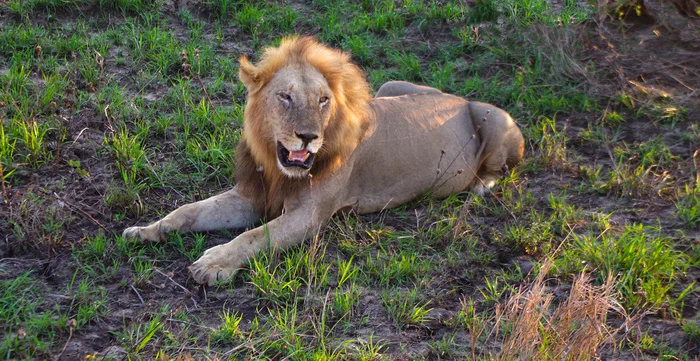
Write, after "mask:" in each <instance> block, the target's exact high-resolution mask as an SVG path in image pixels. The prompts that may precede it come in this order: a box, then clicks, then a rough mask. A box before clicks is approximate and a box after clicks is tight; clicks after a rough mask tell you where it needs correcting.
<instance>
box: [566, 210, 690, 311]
mask: <svg viewBox="0 0 700 361" xmlns="http://www.w3.org/2000/svg"><path fill="white" fill-rule="evenodd" d="M555 264H556V266H557V273H558V274H561V275H566V274H572V273H575V272H580V271H583V270H594V271H595V274H596V280H598V281H599V282H603V281H604V280H605V279H606V278H607V277H608V275H610V274H612V275H613V276H614V277H616V278H617V280H616V282H615V283H614V285H615V287H616V288H617V290H618V292H619V297H620V302H621V304H622V305H623V306H625V307H626V308H633V309H639V308H651V309H664V308H668V307H671V306H674V305H675V303H677V302H678V301H679V300H677V299H673V298H672V297H671V291H672V290H673V287H674V285H675V284H676V282H677V277H678V276H680V275H682V274H683V273H684V272H685V271H686V269H687V268H688V266H689V265H688V262H687V256H686V255H685V254H683V253H681V252H678V251H676V250H674V249H673V247H672V246H671V242H670V240H669V239H668V238H667V237H664V236H662V235H661V233H660V230H659V229H658V228H653V227H648V226H643V225H640V224H635V225H631V226H625V227H624V229H623V232H622V233H621V234H614V232H603V233H602V234H598V235H594V234H589V235H582V236H579V235H574V241H573V243H572V244H571V245H570V247H568V248H566V249H565V250H564V251H563V252H562V254H561V256H560V257H559V258H558V259H557V260H556V261H555ZM691 288H692V285H691Z"/></svg>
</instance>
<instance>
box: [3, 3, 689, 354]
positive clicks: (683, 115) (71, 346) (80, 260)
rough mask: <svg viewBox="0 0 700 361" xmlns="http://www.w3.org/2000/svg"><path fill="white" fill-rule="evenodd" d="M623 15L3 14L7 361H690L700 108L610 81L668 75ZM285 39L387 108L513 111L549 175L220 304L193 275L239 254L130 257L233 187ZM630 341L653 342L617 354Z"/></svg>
mask: <svg viewBox="0 0 700 361" xmlns="http://www.w3.org/2000/svg"><path fill="white" fill-rule="evenodd" d="M620 4H623V3H619V4H618V3H615V4H612V5H611V9H612V10H613V11H614V10H615V9H617V10H620V9H626V8H625V7H624V6H623V7H619V6H617V5H620ZM623 5H624V4H623ZM602 9H603V7H601V8H600V9H595V8H594V7H593V6H591V5H586V4H583V5H582V4H580V3H576V2H572V1H564V2H562V3H561V4H556V5H554V4H551V3H549V2H545V1H530V0H503V1H494V2H489V1H480V0H479V1H476V3H474V4H471V3H470V4H468V5H467V4H465V3H464V2H458V1H433V0H403V1H399V2H396V1H383V0H382V1H357V2H352V3H342V2H336V1H329V0H317V1H312V2H298V1H291V2H284V3H266V2H244V1H238V0H207V1H202V2H201V3H199V4H198V5H197V6H196V7H194V6H190V5H186V6H183V7H178V8H174V7H173V6H172V4H170V3H169V2H164V1H150V0H149V1H146V0H29V1H18V0H10V1H7V2H5V3H2V4H0V23H2V24H3V26H2V27H0V28H1V30H0V185H1V186H2V187H1V189H0V190H1V192H2V193H0V202H2V207H0V229H2V232H1V233H2V234H3V235H4V237H3V239H2V240H0V244H2V247H0V324H1V325H2V328H1V331H0V358H3V359H17V360H25V359H49V358H51V359H53V358H56V356H58V355H59V354H61V353H62V350H63V349H64V346H66V347H65V351H63V353H62V358H64V359H84V358H86V356H90V355H93V356H94V355H97V356H96V357H102V356H105V353H106V352H107V347H108V346H109V347H113V348H112V349H111V350H112V352H116V355H118V356H116V357H115V359H122V358H124V359H129V360H140V359H178V358H180V359H200V358H201V359H221V360H224V359H290V360H336V359H353V360H380V359H392V358H406V359H471V360H491V359H518V358H532V359H554V358H556V359H559V358H562V357H561V355H562V354H563V353H567V354H568V355H570V356H569V358H568V359H572V360H578V359H585V355H601V353H602V354H605V352H608V351H606V350H608V348H609V347H610V345H611V342H615V343H616V345H618V346H619V352H621V353H623V354H625V355H628V354H633V353H634V352H641V353H643V354H644V355H645V356H648V357H652V356H653V357H658V358H662V359H663V358H667V359H670V358H678V359H684V358H685V359H691V358H692V351H689V350H691V349H690V348H689V346H687V345H690V344H691V343H692V342H697V339H698V330H697V327H696V326H695V324H696V323H695V322H694V318H693V317H695V318H697V316H696V315H695V316H693V315H690V314H691V313H692V312H690V311H692V307H694V306H693V305H695V304H697V301H698V298H697V296H696V293H697V292H696V291H697V285H696V284H694V283H693V282H692V277H693V276H692V275H693V274H694V273H695V272H697V267H698V266H699V264H700V263H699V262H698V258H699V256H698V255H699V254H700V252H699V251H698V246H697V244H695V243H694V242H695V240H694V238H693V237H694V235H695V233H696V231H697V228H698V226H699V225H700V216H699V215H700V210H698V209H699V207H700V204H699V203H698V199H699V198H700V197H698V194H697V193H698V191H697V189H698V184H700V179H698V177H697V175H698V167H697V164H698V162H697V161H698V157H697V154H695V155H692V154H693V152H695V151H696V148H697V143H698V140H700V136H699V135H698V134H699V132H698V128H697V125H695V124H692V121H690V120H691V116H690V115H692V114H695V113H693V111H695V110H696V109H695V108H693V105H692V104H689V103H687V102H684V101H683V99H684V98H683V96H685V95H688V94H689V93H687V90H688V89H687V88H685V87H683V86H680V85H677V84H676V81H675V80H673V79H672V78H670V77H669V78H668V79H666V80H665V81H666V83H667V84H676V86H675V87H674V85H668V87H669V89H670V90H664V91H660V90H657V89H654V88H653V87H652V86H650V85H649V84H646V83H643V82H639V79H636V78H634V79H632V78H631V77H632V75H629V74H632V73H633V71H632V70H630V69H629V68H625V69H622V68H621V67H622V66H623V65H624V67H629V66H630V65H627V63H624V64H623V65H620V64H618V63H614V64H613V63H607V62H604V61H603V60H601V59H627V62H629V63H630V64H637V63H635V62H631V60H629V58H628V56H629V54H644V53H645V52H648V51H649V49H647V48H635V46H636V47H640V46H643V44H642V45H640V44H638V43H639V42H638V41H637V42H633V43H634V44H632V43H622V42H621V40H619V39H617V38H616V34H618V33H619V32H620V31H622V30H625V29H626V27H627V25H628V24H627V23H623V22H620V20H617V18H618V17H617V15H616V14H612V15H610V16H609V17H608V18H607V19H604V20H605V21H600V20H601V19H602V18H605V17H606V16H607V15H606V13H603V12H601V11H604V10H602ZM630 9H631V8H630ZM630 14H632V13H630ZM642 15H644V14H642ZM630 16H631V15H630ZM612 24H614V25H615V26H613V25H612ZM617 25H619V28H620V29H617ZM601 26H602V27H606V28H605V29H602V28H601ZM594 29H599V30H600V29H602V30H603V31H602V32H601V33H603V34H608V38H607V39H606V40H605V41H604V42H601V39H600V38H598V36H597V35H595V34H594V33H595V32H594V31H593V30H594ZM665 31H666V30H664V33H665ZM286 34H316V35H317V36H318V37H319V38H320V39H321V40H322V41H324V42H326V43H327V44H329V45H331V46H334V47H338V48H342V49H344V50H346V51H348V52H350V53H352V56H353V61H355V62H356V63H358V64H359V65H360V66H361V67H362V68H363V70H365V71H366V72H367V74H368V79H369V81H370V83H371V84H372V87H373V88H374V89H377V88H378V87H379V86H380V85H381V84H382V83H383V82H385V81H388V80H408V81H413V82H417V83H421V84H426V85H430V86H435V87H438V88H440V89H442V90H443V91H446V92H450V93H454V94H456V95H459V96H463V97H467V98H468V99H474V100H479V101H484V102H491V103H494V104H496V105H498V106H500V107H502V108H504V109H506V110H508V112H509V113H511V114H512V115H513V117H514V119H515V121H516V122H517V123H518V124H519V125H520V126H521V129H522V130H523V133H524V135H525V138H526V143H527V144H526V159H525V160H524V162H523V163H522V164H521V165H520V166H518V167H517V168H515V169H510V170H509V171H508V172H507V173H506V174H505V175H504V179H503V180H502V181H500V182H499V183H498V184H497V186H496V187H495V188H494V189H493V193H492V194H491V195H489V196H487V197H475V196H473V195H471V194H465V193H462V194H458V195H455V196H452V197H449V198H448V199H445V200H435V199H430V197H424V198H421V199H420V200H418V201H415V202H413V203H411V204H409V205H405V206H402V207H398V208H396V209H393V210H387V211H385V212H381V213H379V214H375V215H362V216H358V215H353V214H348V215H342V216H337V217H335V218H334V219H333V220H332V221H331V225H330V226H329V227H328V229H326V230H325V231H324V232H322V233H320V234H318V235H317V237H316V238H314V239H312V240H309V241H308V242H307V243H306V244H304V245H303V246H301V247H296V248H293V249H292V250H289V251H287V252H277V251H273V252H267V253H263V254H260V255H258V256H257V257H255V258H254V259H252V260H251V261H250V267H249V269H248V270H245V271H242V272H240V273H239V274H238V275H237V276H236V277H235V278H234V280H232V281H231V282H229V283H226V284H221V285H219V286H218V287H215V288H207V289H202V288H198V287H197V286H196V285H195V284H193V283H192V281H191V280H190V279H189V278H188V273H187V270H186V267H187V266H188V265H189V264H190V263H191V262H192V261H194V260H196V259H197V258H198V257H199V256H200V255H201V254H202V252H203V251H204V250H205V249H207V248H209V247H211V246H213V245H215V244H219V243H221V242H224V241H226V240H228V239H231V238H233V237H234V236H235V235H236V234H237V233H236V232H218V233H203V234H182V235H181V234H172V235H171V236H170V237H169V239H168V240H166V241H164V242H162V243H159V244H135V243H131V242H127V241H126V240H124V239H122V238H121V237H118V236H117V235H118V234H119V232H121V230H122V229H123V228H124V227H125V226H129V225H133V224H144V223H147V222H148V221H151V220H153V219H155V218H157V217H162V216H164V215H166V214H167V213H168V212H169V211H171V210H172V209H174V208H175V207H177V206H180V205H182V204H185V203H189V202H192V201H197V200H201V199H204V198H206V197H208V196H210V195H213V194H215V193H218V192H219V191H222V190H225V189H228V188H230V186H231V184H232V182H233V179H234V177H235V174H236V164H235V161H234V159H235V149H236V145H237V143H238V141H239V139H240V135H241V130H242V129H241V127H242V116H243V110H244V107H245V95H246V94H245V89H244V87H243V86H241V84H239V82H238V80H237V72H238V69H237V66H238V65H237V62H236V58H237V57H238V56H240V55H248V56H251V57H252V58H257V56H258V55H259V54H260V52H261V50H262V49H263V48H264V47H265V46H268V45H274V44H277V43H278V42H279V40H280V37H281V36H282V35H286ZM633 35H634V34H631V33H630V34H627V36H628V37H633ZM608 42H610V43H611V44H613V45H615V47H614V49H611V48H608V47H607V43H608ZM630 44H632V45H630ZM674 53H675V52H674V51H670V50H669V51H668V54H674ZM601 54H602V55H601ZM671 60H672V59H671ZM634 61H636V62H639V61H640V60H634ZM621 64H622V63H621ZM651 65H653V68H654V69H670V68H668V67H665V66H663V65H658V64H651ZM657 65H658V66H657ZM644 66H647V67H649V66H650V63H648V62H647V63H644V64H639V68H640V69H642V68H644ZM618 77H623V78H625V79H624V80H625V81H624V84H626V85H624V86H622V85H620V84H618V83H616V80H615V79H618ZM676 77H677V76H676ZM628 78H629V79H628ZM627 80H634V81H635V82H636V84H637V85H635V84H633V83H629V82H627ZM692 81H693V80H692V79H690V80H688V79H685V78H684V82H685V83H687V84H691V85H692V84H693V83H692ZM666 83H665V84H666ZM2 242H4V243H2ZM550 258H551V259H552V260H551V263H552V264H553V266H552V267H551V268H549V269H548V268H547V267H549V266H546V265H547V264H548V263H547V262H548V261H546V260H547V259H550ZM542 262H544V264H545V266H544V268H543V266H542ZM582 274H583V276H581V275H582ZM544 277H547V278H546V279H545V278H544ZM611 277H612V278H611ZM592 295H602V297H597V298H596V297H592ZM594 309H595V310H607V311H608V313H607V314H604V313H602V311H601V312H600V313H596V312H593V311H592V310H594ZM528 310H529V311H531V312H526V311H528ZM623 311H626V312H627V313H628V314H632V315H640V316H638V318H642V320H643V322H642V323H641V324H645V325H649V324H652V325H657V326H658V327H661V328H663V330H664V332H666V331H667V332H668V334H670V335H674V334H675V333H674V332H676V331H677V332H680V333H682V334H683V335H684V337H685V338H686V340H685V341H686V346H683V347H680V348H678V347H676V345H677V344H678V343H673V342H669V340H668V339H665V338H664V336H663V335H662V336H660V335H657V334H654V333H650V332H647V331H646V330H645V329H642V327H641V326H636V324H635V323H634V322H632V321H635V320H638V318H637V319H635V318H632V320H631V321H629V320H627V319H626V315H625V312H623ZM642 315H643V316H642ZM689 315H690V316H689ZM611 318H614V319H611ZM584 319H585V321H583V320H584ZM628 321H629V322H628ZM624 322H628V323H627V325H629V326H630V328H631V329H632V330H634V331H631V333H629V334H627V335H625V337H628V339H629V340H630V341H631V342H630V343H627V342H623V341H622V338H618V339H616V340H613V339H611V338H609V337H606V336H603V335H602V334H601V333H598V332H597V331H595V330H605V329H607V330H608V331H609V334H610V335H616V333H615V331H616V329H615V328H612V325H620V324H622V323H624ZM579 326H580V327H579ZM574 330H580V331H578V332H576V331H574ZM632 336H634V337H636V338H633V337H632ZM616 337H621V336H616ZM76 345H78V346H80V347H78V346H76ZM494 345H495V346H494ZM563 345H568V346H567V347H568V348H566V349H564V348H562V347H564V346H563ZM606 355H607V356H610V355H609V354H606ZM107 358H109V357H107Z"/></svg>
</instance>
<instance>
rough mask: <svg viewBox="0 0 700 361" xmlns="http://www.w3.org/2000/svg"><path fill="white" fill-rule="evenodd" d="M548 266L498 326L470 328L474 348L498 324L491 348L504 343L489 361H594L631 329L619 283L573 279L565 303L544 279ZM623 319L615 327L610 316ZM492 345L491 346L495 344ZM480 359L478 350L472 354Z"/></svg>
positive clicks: (500, 315)
mask: <svg viewBox="0 0 700 361" xmlns="http://www.w3.org/2000/svg"><path fill="white" fill-rule="evenodd" d="M550 267H551V265H550V264H549V263H548V262H545V264H544V265H543V266H542V268H541V269H540V272H539V275H538V276H537V277H536V278H535V280H534V281H533V282H532V283H530V284H529V285H526V286H523V287H521V288H520V289H519V290H518V292H516V293H515V294H513V295H512V296H511V297H510V298H509V299H508V301H507V302H506V303H505V304H504V305H499V307H497V311H496V315H495V317H494V318H493V320H494V321H495V322H475V323H474V324H473V325H470V326H472V327H469V330H470V333H472V336H475V337H472V344H474V342H475V341H476V340H477V339H478V338H479V336H480V335H481V334H484V333H485V332H484V331H485V328H486V327H487V324H494V326H493V329H492V330H491V332H490V334H489V335H488V337H487V340H486V343H494V344H500V350H498V351H497V352H493V353H492V352H487V353H488V356H487V357H486V358H487V359H490V360H504V361H505V360H571V361H582V360H591V359H595V358H596V355H597V353H598V350H599V349H600V348H601V346H603V345H606V344H609V345H612V346H613V347H614V341H615V337H616V336H617V335H619V334H620V331H621V330H624V329H628V328H629V326H630V325H631V323H633V322H634V320H636V319H637V318H636V317H630V316H629V315H628V314H627V312H626V311H625V309H624V308H623V307H622V306H621V305H620V304H619V303H618V302H617V301H616V295H617V291H616V290H615V279H614V278H613V277H612V276H610V277H608V278H607V280H606V281H605V283H604V284H602V285H599V286H596V285H593V284H592V283H591V279H590V276H589V275H588V274H585V273H584V274H580V275H579V276H577V277H576V279H575V280H574V282H573V284H572V286H571V289H570V290H569V294H568V297H566V299H562V300H557V296H556V295H555V293H554V289H553V288H551V287H549V286H548V285H547V281H546V280H545V277H546V275H547V273H548V270H549V268H550ZM613 315H614V316H615V317H618V318H619V319H620V320H622V322H620V323H618V324H620V325H621V326H619V327H617V328H613V327H611V326H610V325H609V324H608V322H607V321H608V317H610V316H613ZM490 341H492V342H490ZM472 350H473V352H472V356H473V358H475V356H476V355H475V352H474V350H475V348H473V349H472Z"/></svg>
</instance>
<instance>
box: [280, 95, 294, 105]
mask: <svg viewBox="0 0 700 361" xmlns="http://www.w3.org/2000/svg"><path fill="white" fill-rule="evenodd" d="M277 99H279V100H280V101H281V102H282V103H285V104H289V103H291V102H292V97H291V96H290V95H289V94H287V93H277Z"/></svg>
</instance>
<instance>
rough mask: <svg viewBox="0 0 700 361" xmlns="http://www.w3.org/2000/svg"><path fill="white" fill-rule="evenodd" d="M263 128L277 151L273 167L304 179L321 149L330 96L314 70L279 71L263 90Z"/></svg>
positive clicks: (298, 67) (312, 68)
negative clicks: (265, 119)
mask: <svg viewBox="0 0 700 361" xmlns="http://www.w3.org/2000/svg"><path fill="white" fill-rule="evenodd" d="M262 101H263V102H264V103H265V108H266V109H265V110H266V112H267V116H266V118H267V122H268V124H267V126H268V127H269V130H270V133H269V134H270V135H271V136H272V138H274V139H269V140H270V141H274V142H275V147H276V149H277V166H278V167H279V169H280V170H281V171H282V173H283V174H285V175H286V176H288V177H292V178H299V177H306V176H307V175H308V174H309V170H310V169H311V166H312V164H313V162H314V158H315V157H316V154H317V153H318V151H319V150H320V149H321V146H322V145H323V138H324V137H323V134H324V130H325V129H326V127H327V126H328V122H329V119H330V115H331V107H332V102H333V93H332V91H331V89H330V87H329V86H328V82H327V81H326V79H325V78H324V77H323V75H322V74H321V73H320V72H319V71H318V70H316V69H315V68H314V67H311V66H307V65H293V66H287V67H284V68H282V69H280V70H279V71H278V72H277V73H276V74H275V75H274V77H273V78H272V79H271V80H270V82H269V83H268V84H267V85H266V86H265V89H264V98H263V99H262Z"/></svg>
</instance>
